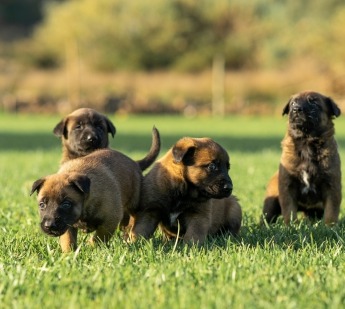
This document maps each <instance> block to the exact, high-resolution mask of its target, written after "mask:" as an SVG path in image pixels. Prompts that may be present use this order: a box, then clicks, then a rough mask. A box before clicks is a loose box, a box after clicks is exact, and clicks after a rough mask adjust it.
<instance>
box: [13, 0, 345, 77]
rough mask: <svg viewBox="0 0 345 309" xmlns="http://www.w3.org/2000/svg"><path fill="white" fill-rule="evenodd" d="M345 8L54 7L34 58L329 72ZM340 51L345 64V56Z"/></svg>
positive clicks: (290, 4)
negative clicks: (301, 66) (298, 63)
mask: <svg viewBox="0 0 345 309" xmlns="http://www.w3.org/2000/svg"><path fill="white" fill-rule="evenodd" d="M15 1H19V0H15ZM27 1H29V0H27ZM31 1H34V0H31ZM36 1H38V0H36ZM344 7H345V3H344V2H343V0H329V1H324V0H305V1H297V2H296V1H288V0H251V1H243V0H217V1H214V0H171V1H166V0H150V1H146V0H98V1H94V0H78V1H76V0H73V1H65V2H64V3H61V4H59V5H57V4H56V3H55V4H51V3H49V4H48V5H47V6H46V10H45V12H46V15H45V19H44V22H43V23H42V24H41V25H40V26H39V27H38V28H37V31H36V32H35V35H34V43H35V47H34V50H33V53H32V55H33V57H34V59H33V60H34V61H36V63H38V64H40V65H41V64H46V63H51V64H55V65H58V64H62V63H63V62H64V61H65V58H66V57H65V55H66V50H68V46H69V45H74V44H76V45H77V46H78V50H79V55H80V57H81V58H82V59H83V60H84V61H85V62H86V63H88V64H89V65H90V66H92V67H94V68H96V69H100V70H114V69H145V70H152V69H162V68H163V69H165V68H169V69H170V68H175V69H180V70H189V71H197V70H202V69H204V68H206V67H207V68H209V67H210V66H211V63H212V59H213V58H214V57H215V55H217V54H222V55H223V57H224V59H225V63H226V67H227V68H230V69H242V68H255V67H265V66H266V67H271V66H277V65H286V64H288V63H289V61H291V60H292V59H302V58H306V57H312V58H313V60H314V61H315V62H317V63H320V66H322V67H324V66H325V65H326V66H327V65H328V64H327V63H326V64H325V62H327V61H328V59H329V58H327V60H326V58H325V55H326V54H327V53H328V51H327V49H328V46H329V44H332V43H331V42H330V39H329V37H330V36H337V35H336V32H334V31H333V30H332V29H331V27H330V25H331V24H333V29H336V26H334V25H335V24H339V23H340V24H342V22H341V17H339V16H341V15H340V13H339V14H338V13H337V12H338V11H340V10H341V9H342V8H344ZM337 16H338V17H337ZM333 20H336V21H335V22H334V23H335V24H334V23H332V21H333ZM332 31H333V32H332ZM331 33H333V34H331ZM339 33H340V32H339ZM338 37H339V35H338ZM338 40H339V39H338ZM315 46H317V48H315ZM334 51H335V52H338V53H339V56H338V58H342V57H343V56H341V55H340V54H341V53H342V51H341V49H340V48H335V49H334ZM333 58H334V59H335V58H337V57H336V55H333Z"/></svg>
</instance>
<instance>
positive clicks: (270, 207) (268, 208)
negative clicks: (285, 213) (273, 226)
mask: <svg viewBox="0 0 345 309" xmlns="http://www.w3.org/2000/svg"><path fill="white" fill-rule="evenodd" d="M262 212H263V214H262V218H261V223H262V224H263V223H264V220H265V221H266V222H267V223H275V222H276V221H277V218H278V217H279V216H280V215H281V213H282V211H281V208H280V204H279V199H278V197H277V196H267V197H266V198H265V201H264V207H263V211H262Z"/></svg>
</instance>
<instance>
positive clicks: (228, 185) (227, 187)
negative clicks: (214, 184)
mask: <svg viewBox="0 0 345 309" xmlns="http://www.w3.org/2000/svg"><path fill="white" fill-rule="evenodd" d="M232 189H233V187H232V183H231V182H227V183H225V184H224V186H223V191H224V192H227V193H228V194H231V193H232Z"/></svg>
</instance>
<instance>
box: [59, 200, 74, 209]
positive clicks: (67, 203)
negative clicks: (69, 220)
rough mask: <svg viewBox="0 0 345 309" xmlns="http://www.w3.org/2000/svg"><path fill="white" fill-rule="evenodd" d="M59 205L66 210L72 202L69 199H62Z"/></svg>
mask: <svg viewBox="0 0 345 309" xmlns="http://www.w3.org/2000/svg"><path fill="white" fill-rule="evenodd" d="M60 207H61V208H62V209H64V210H67V209H70V208H71V207H72V203H71V202H70V201H63V202H62V204H61V205H60Z"/></svg>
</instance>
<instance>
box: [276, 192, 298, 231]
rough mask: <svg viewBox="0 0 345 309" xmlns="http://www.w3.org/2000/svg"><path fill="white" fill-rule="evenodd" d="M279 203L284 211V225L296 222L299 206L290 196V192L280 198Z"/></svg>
mask: <svg viewBox="0 0 345 309" xmlns="http://www.w3.org/2000/svg"><path fill="white" fill-rule="evenodd" d="M279 203H280V207H281V210H282V216H283V218H284V223H285V224H289V223H290V222H291V221H292V222H295V221H296V220H297V209H298V206H297V203H296V201H295V200H294V199H293V198H292V197H291V196H290V194H289V192H287V193H285V194H284V195H281V196H279Z"/></svg>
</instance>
